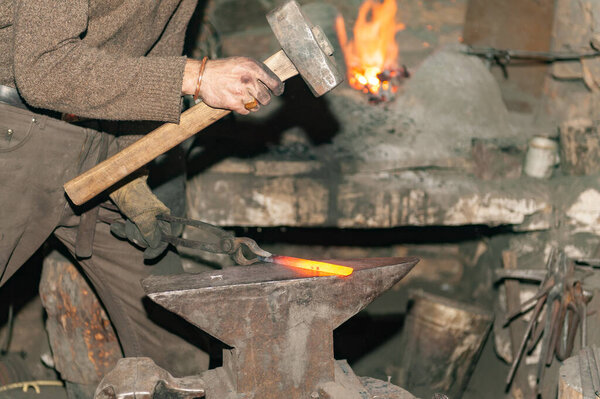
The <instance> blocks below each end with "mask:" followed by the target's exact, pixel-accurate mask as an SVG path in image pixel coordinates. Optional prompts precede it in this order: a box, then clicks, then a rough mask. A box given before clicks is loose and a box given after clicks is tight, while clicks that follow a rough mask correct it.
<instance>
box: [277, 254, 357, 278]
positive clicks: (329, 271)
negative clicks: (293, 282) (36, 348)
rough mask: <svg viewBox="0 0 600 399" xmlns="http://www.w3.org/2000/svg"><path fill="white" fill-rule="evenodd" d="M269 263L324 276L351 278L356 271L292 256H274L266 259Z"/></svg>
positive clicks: (346, 267)
mask: <svg viewBox="0 0 600 399" xmlns="http://www.w3.org/2000/svg"><path fill="white" fill-rule="evenodd" d="M266 260H267V261H269V262H272V263H277V264H278V265H283V266H290V267H295V268H299V269H304V270H310V271H312V272H316V273H318V274H317V275H324V276H331V275H335V276H349V275H350V274H352V272H353V271H354V269H353V268H351V267H348V266H342V265H336V264H333V263H327V262H319V261H316V260H309V259H301V258H293V257H291V256H281V255H273V256H271V257H270V258H267V259H266Z"/></svg>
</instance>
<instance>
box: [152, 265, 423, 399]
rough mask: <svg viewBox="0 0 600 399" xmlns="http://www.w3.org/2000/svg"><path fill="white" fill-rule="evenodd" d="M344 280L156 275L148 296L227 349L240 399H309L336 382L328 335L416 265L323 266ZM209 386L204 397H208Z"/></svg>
mask: <svg viewBox="0 0 600 399" xmlns="http://www.w3.org/2000/svg"><path fill="white" fill-rule="evenodd" d="M327 262H330V263H337V264H340V265H345V266H350V267H353V268H354V273H352V274H351V275H350V276H347V277H337V276H327V277H310V276H309V275H308V274H307V273H306V272H304V271H296V270H292V269H288V268H286V267H283V266H280V265H276V264H258V265H254V266H240V267H231V268H226V269H223V270H218V271H212V272H205V273H200V274H185V275H179V276H154V277H150V278H148V279H146V280H144V281H143V286H144V289H145V291H146V293H147V294H148V296H149V297H150V298H151V299H152V300H153V301H155V302H156V303H158V304H160V305H162V306H164V307H165V308H167V309H169V310H170V311H172V312H174V313H176V314H178V315H180V316H181V317H183V318H185V319H186V320H188V321H189V322H190V323H192V324H194V325H196V326H198V327H199V328H201V329H202V330H204V331H205V332H207V333H209V334H211V335H213V336H214V337H215V338H218V339H219V340H221V341H222V342H224V343H226V344H227V345H229V346H230V347H232V349H231V350H228V351H226V353H225V354H224V356H223V369H224V370H225V372H226V375H227V377H228V379H229V381H228V385H229V386H230V387H231V389H232V390H233V391H234V392H235V393H236V394H237V395H239V396H235V395H234V396H231V397H243V398H248V399H250V398H261V399H268V398H278V399H280V398H283V397H285V398H308V397H309V395H310V394H311V393H312V392H317V391H318V389H319V387H320V386H322V384H324V383H328V382H334V380H335V378H334V358H333V330H334V329H335V328H336V327H338V326H339V325H340V324H342V323H343V322H345V321H346V320H348V319H349V318H350V317H352V316H353V315H354V314H356V313H358V312H359V311H360V310H361V309H363V308H364V307H365V306H367V305H368V304H369V303H370V302H371V301H373V300H374V299H375V298H376V297H377V296H379V295H380V294H381V293H383V292H384V291H386V290H388V289H389V288H391V287H392V286H393V285H394V284H396V283H397V282H398V281H399V280H401V279H402V278H403V277H404V276H405V275H406V274H407V273H408V272H409V271H410V270H411V269H412V268H413V267H414V266H415V264H416V263H417V262H418V260H417V259H416V258H369V259H350V260H327ZM210 397H211V395H210V387H208V389H207V398H210Z"/></svg>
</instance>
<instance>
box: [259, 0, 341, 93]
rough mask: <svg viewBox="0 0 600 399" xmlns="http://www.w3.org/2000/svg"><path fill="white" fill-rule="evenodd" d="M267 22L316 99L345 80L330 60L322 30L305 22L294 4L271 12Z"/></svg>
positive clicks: (292, 0)
mask: <svg viewBox="0 0 600 399" xmlns="http://www.w3.org/2000/svg"><path fill="white" fill-rule="evenodd" d="M267 20H268V21H269V25H271V29H273V32H274V33H275V36H276V37H277V40H279V43H280V44H281V48H282V49H283V51H284V52H285V54H286V55H287V57H288V58H289V59H290V61H291V62H292V63H293V64H294V66H295V67H296V69H297V70H298V72H299V74H300V76H302V78H303V79H304V81H305V82H306V84H307V85H308V87H309V88H310V90H311V91H312V93H313V94H314V95H315V96H317V97H319V96H321V95H323V94H325V93H327V92H328V91H330V90H332V89H333V88H335V87H336V86H337V85H339V84H340V83H342V81H343V80H344V77H343V75H342V73H341V72H340V71H339V70H338V69H337V66H336V65H335V62H334V61H333V59H332V58H331V57H330V56H331V54H332V53H333V47H332V46H331V43H329V41H328V40H327V37H326V36H325V35H324V34H323V32H322V31H321V28H320V27H318V26H314V25H313V24H312V23H311V22H310V21H309V20H308V18H307V17H306V16H305V15H304V13H303V12H302V9H301V8H300V5H299V4H298V3H297V2H296V1H294V0H291V1H288V2H286V3H285V4H283V5H282V6H280V7H278V8H276V9H274V10H273V11H271V12H270V13H269V14H267Z"/></svg>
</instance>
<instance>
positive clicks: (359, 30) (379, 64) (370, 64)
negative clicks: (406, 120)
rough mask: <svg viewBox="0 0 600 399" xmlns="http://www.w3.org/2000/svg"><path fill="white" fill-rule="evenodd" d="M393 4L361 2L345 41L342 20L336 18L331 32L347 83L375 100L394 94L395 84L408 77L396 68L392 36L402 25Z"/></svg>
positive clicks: (393, 2)
mask: <svg viewBox="0 0 600 399" xmlns="http://www.w3.org/2000/svg"><path fill="white" fill-rule="evenodd" d="M397 9H398V6H397V4H396V1H395V0H385V1H383V2H378V1H375V0H372V1H365V2H364V3H362V5H361V6H360V8H359V10H358V16H357V19H356V22H355V24H354V27H353V28H352V38H351V39H348V35H347V32H346V25H345V22H344V18H343V16H341V15H338V16H337V17H336V21H335V28H336V32H337V36H338V39H339V42H340V46H341V48H342V51H343V54H344V60H345V62H346V69H347V72H346V75H347V77H348V83H349V84H350V86H352V87H353V88H355V89H357V90H360V91H362V92H364V93H370V94H371V95H373V96H376V97H379V98H386V97H389V96H390V95H391V94H394V93H396V92H397V91H398V82H399V80H400V79H402V78H406V77H408V70H407V69H406V67H400V66H399V65H398V60H399V58H398V53H399V51H398V44H397V43H396V33H397V32H399V31H401V30H404V29H405V28H406V25H405V24H403V23H401V22H397V21H396V18H397Z"/></svg>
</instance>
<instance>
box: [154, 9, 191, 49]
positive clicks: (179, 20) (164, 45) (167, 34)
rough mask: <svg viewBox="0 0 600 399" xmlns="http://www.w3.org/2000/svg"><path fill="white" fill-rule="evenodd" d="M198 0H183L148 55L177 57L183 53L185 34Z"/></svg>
mask: <svg viewBox="0 0 600 399" xmlns="http://www.w3.org/2000/svg"><path fill="white" fill-rule="evenodd" d="M197 4H198V0H181V3H180V4H179V6H178V7H177V10H176V11H175V13H173V16H172V17H171V19H170V20H169V23H168V24H167V26H166V27H165V30H164V31H163V33H162V35H161V36H160V39H159V40H158V41H157V42H156V44H155V45H154V47H152V49H151V50H150V52H149V53H148V55H149V56H152V57H168V56H177V55H181V54H182V53H183V45H184V42H185V33H186V30H187V26H188V23H189V22H190V18H191V17H192V14H193V13H194V10H195V9H196V5H197Z"/></svg>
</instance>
